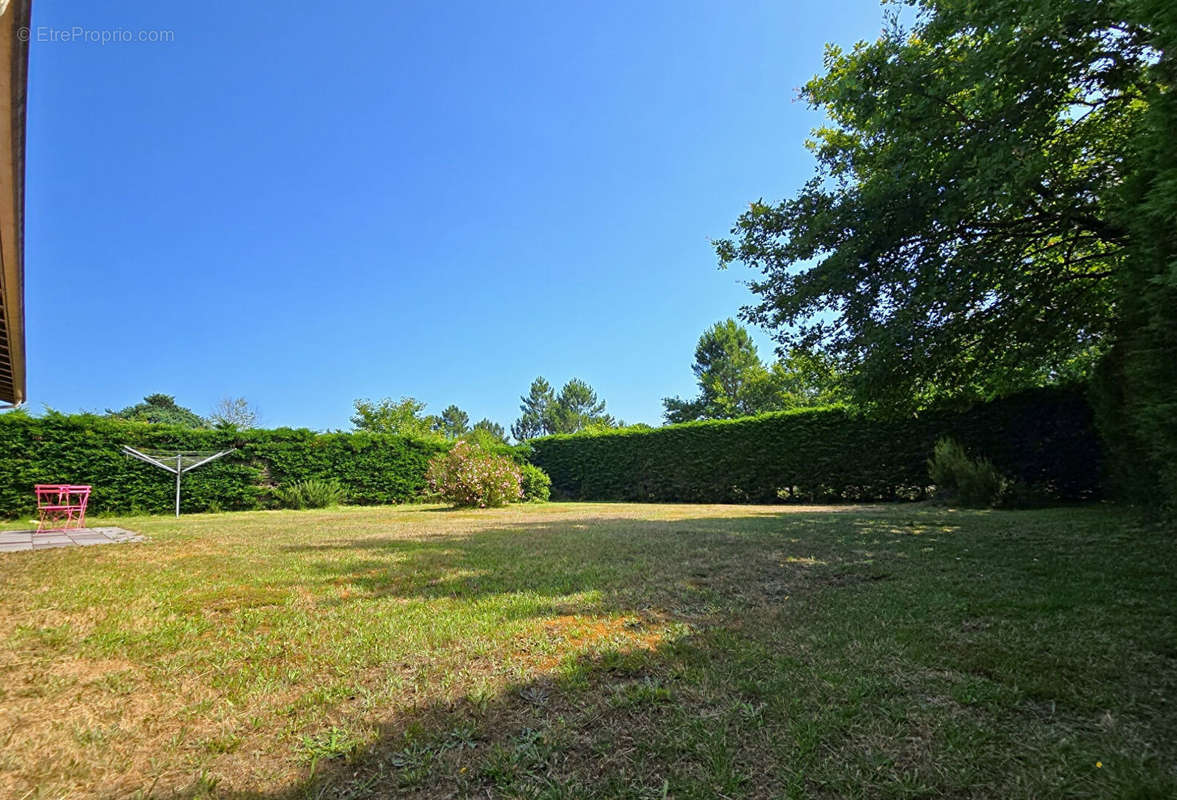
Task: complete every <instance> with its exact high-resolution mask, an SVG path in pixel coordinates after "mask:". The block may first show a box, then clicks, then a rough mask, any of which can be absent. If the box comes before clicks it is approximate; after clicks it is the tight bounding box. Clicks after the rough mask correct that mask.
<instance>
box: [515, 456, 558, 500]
mask: <svg viewBox="0 0 1177 800" xmlns="http://www.w3.org/2000/svg"><path fill="white" fill-rule="evenodd" d="M521 472H522V475H523V502H525V503H546V502H547V501H548V500H550V499H551V497H552V479H551V478H549V477H548V473H546V472H544V471H543V470H542V469H540V468H539V467H537V466H535V465H534V464H524V465H522V467H521Z"/></svg>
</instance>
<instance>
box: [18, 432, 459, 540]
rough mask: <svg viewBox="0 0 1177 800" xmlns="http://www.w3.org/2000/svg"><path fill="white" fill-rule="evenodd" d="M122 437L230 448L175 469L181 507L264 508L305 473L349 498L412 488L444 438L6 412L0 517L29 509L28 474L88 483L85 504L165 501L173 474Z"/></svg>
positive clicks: (113, 507) (140, 442)
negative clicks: (138, 455) (188, 468)
mask: <svg viewBox="0 0 1177 800" xmlns="http://www.w3.org/2000/svg"><path fill="white" fill-rule="evenodd" d="M124 444H129V445H131V446H132V447H136V448H158V449H184V450H222V449H226V448H230V447H235V448H237V450H236V452H234V453H232V454H230V455H229V456H226V457H225V458H223V459H220V460H218V461H214V462H211V463H209V464H206V465H205V466H203V467H199V468H197V469H196V470H193V471H192V472H190V473H188V474H186V475H185V476H184V485H183V492H182V503H181V505H182V510H183V511H206V510H209V509H214V508H220V509H225V510H229V509H252V508H265V507H267V506H269V505H271V495H270V490H271V489H272V488H273V487H274V486H280V485H283V484H286V483H290V482H293V481H296V480H305V479H307V478H335V479H337V480H339V481H340V482H341V483H343V484H344V485H345V486H346V487H347V489H348V492H349V495H350V502H353V503H362V504H370V503H372V504H374V503H400V502H404V501H407V500H411V499H412V498H414V497H416V496H418V495H420V494H421V492H422V491H423V490H424V487H425V468H426V466H427V464H428V461H429V459H430V458H431V457H432V456H433V455H435V454H436V453H438V452H440V451H442V450H444V449H445V448H446V445H445V444H443V443H439V442H432V441H422V440H417V439H409V438H405V437H401V436H390V435H383V434H368V433H326V434H318V433H314V432H312V431H309V430H305V429H301V430H293V429H290V428H279V429H277V430H250V431H216V430H192V429H189V428H180V427H174V426H171V425H151V424H147V423H140V422H128V421H125V420H117V419H111V418H108V417H98V416H93V415H88V414H82V415H71V416H67V415H63V414H48V415H47V416H44V417H31V416H28V415H25V414H20V413H10V414H5V415H3V416H0V517H16V516H25V515H28V514H31V513H33V512H34V510H35V507H36V502H35V498H34V497H33V491H32V487H33V484H35V483H82V484H90V485H92V486H93V487H94V490H93V494H92V495H91V500H90V503H91V506H90V507H91V509H93V510H94V511H113V512H131V511H136V512H137V511H143V512H168V511H171V510H172V508H173V505H174V502H175V478H174V477H173V476H172V475H171V474H170V473H167V472H164V471H163V470H161V469H159V468H157V467H153V466H151V465H149V464H145V463H143V462H142V461H138V460H136V459H133V458H130V457H128V456H126V455H123V453H122V445H124Z"/></svg>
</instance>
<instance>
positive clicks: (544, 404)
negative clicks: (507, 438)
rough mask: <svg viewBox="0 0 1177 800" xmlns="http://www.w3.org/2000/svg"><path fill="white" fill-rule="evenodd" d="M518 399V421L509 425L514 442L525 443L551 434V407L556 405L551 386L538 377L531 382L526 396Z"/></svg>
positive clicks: (554, 394) (541, 377)
mask: <svg viewBox="0 0 1177 800" xmlns="http://www.w3.org/2000/svg"><path fill="white" fill-rule="evenodd" d="M519 399H520V400H521V401H522V403H521V404H520V406H519V411H520V414H519V419H517V420H515V422H514V424H512V425H511V436H513V437H514V438H515V441H517V442H525V441H527V440H528V439H534V438H535V437H536V436H546V435H547V434H549V433H552V432H553V431H552V407H553V406H554V405H555V403H556V393H555V392H554V391H553V390H552V385H551V384H550V383H548V382H547V381H546V380H544V378H543V376H540V377H538V378H536V379H535V380H533V381H532V382H531V388H530V389H529V390H528V392H527V395H526V396H525V397H520V398H519Z"/></svg>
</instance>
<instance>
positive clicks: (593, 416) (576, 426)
mask: <svg viewBox="0 0 1177 800" xmlns="http://www.w3.org/2000/svg"><path fill="white" fill-rule="evenodd" d="M614 424H615V423H614V419H613V417H611V416H609V415H608V414H606V413H605V401H604V400H601V399H600V398H599V397H597V393H596V391H595V390H594V389H593V387H591V386H589V385H588V384H587V383H585V382H584V381H582V380H581V379H580V378H573V379H572V380H570V381H568V383H566V384H564V386H563V388H561V389H560V393H559V394H558V395H556V402H555V405H553V406H552V415H551V432H552V433H576V432H577V431H579V430H583V429H584V428H587V427H589V426H591V425H600V426H606V427H612V426H613V425H614Z"/></svg>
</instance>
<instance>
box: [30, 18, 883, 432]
mask: <svg viewBox="0 0 1177 800" xmlns="http://www.w3.org/2000/svg"><path fill="white" fill-rule="evenodd" d="M881 21H882V12H881V9H880V7H879V6H878V4H877V3H876V2H874V1H873V0H825V1H824V2H769V1H768V0H764V1H763V2H743V1H742V0H717V1H716V2H707V3H703V2H682V1H681V0H674V1H672V2H648V1H643V2H637V3H635V2H616V3H614V2H599V1H596V0H594V2H583V3H572V2H549V1H548V0H542V1H537V2H532V3H514V2H485V1H482V2H469V3H467V2H447V3H436V2H416V3H394V2H358V1H357V2H344V3H290V2H283V3H278V2H272V3H263V2H245V3H242V2H235V3H229V2H217V3H170V2H169V3H160V2H158V0H152V2H131V1H130V0H128V1H127V2H119V3H89V2H80V0H79V1H78V2H64V0H39V2H36V3H34V5H33V23H32V30H31V36H30V38H31V43H30V68H29V87H28V148H27V204H26V223H25V227H26V276H27V294H26V300H27V312H26V313H27V328H28V361H29V367H28V373H29V397H30V408H31V410H34V411H37V410H39V409H40V408H41V406H43V405H48V406H51V407H53V408H56V409H59V410H62V411H76V410H91V411H102V410H104V409H106V408H108V407H109V408H121V407H124V406H127V405H130V404H132V403H134V402H137V401H138V400H139V399H140V398H142V397H143V396H144V395H146V394H149V393H152V392H164V393H166V394H172V395H175V396H176V398H177V401H178V402H180V403H181V404H183V405H186V406H189V407H191V408H193V409H194V410H196V411H197V412H199V413H207V412H208V411H209V410H211V408H212V406H213V404H214V403H215V402H216V401H217V400H218V399H219V398H221V397H225V396H229V395H232V396H245V397H246V398H248V399H249V400H250V401H251V402H252V403H253V404H255V405H256V406H257V407H258V408H259V409H260V411H261V414H262V418H263V423H264V424H266V425H267V426H278V425H291V426H305V427H310V428H317V429H324V428H347V427H349V423H348V418H349V416H350V412H351V405H352V401H353V400H354V399H355V398H357V397H372V398H377V397H382V396H391V397H400V396H402V395H412V396H414V397H417V398H418V399H420V400H423V401H425V402H427V403H428V404H429V411H432V412H439V411H440V410H441V409H442V408H444V407H445V406H446V405H448V404H449V403H457V404H458V405H459V406H461V407H462V408H464V409H465V410H466V411H467V412H468V413H469V414H470V416H471V419H472V420H477V419H479V418H481V417H483V416H488V417H490V418H492V419H494V420H496V421H499V422H501V423H502V424H503V425H509V424H510V422H511V420H512V419H514V418H515V416H516V415H517V413H518V403H519V398H518V396H519V395H520V394H522V393H524V392H526V390H527V387H528V385H529V383H530V382H531V380H532V379H533V378H534V377H535V376H536V375H543V376H545V377H546V378H548V380H549V381H550V382H551V383H553V384H554V385H557V386H558V385H560V384H562V383H563V382H564V381H566V380H567V379H569V378H571V377H580V378H582V379H584V380H586V381H588V382H589V383H590V384H592V385H593V386H594V387H595V388H596V389H597V391H598V392H599V393H600V395H601V396H602V397H603V398H604V399H605V400H607V401H608V410H609V411H610V412H612V413H613V414H614V415H615V416H619V417H621V418H623V419H625V420H626V421H628V422H648V423H651V424H658V422H659V421H660V416H661V408H662V407H661V402H660V399H661V398H662V397H664V396H666V395H671V394H682V395H690V394H693V393H694V389H695V387H694V383H693V376H692V375H691V372H690V364H691V361H692V356H693V350H694V346H695V342H696V340H697V339H698V336H699V334H700V333H701V332H702V330H703V329H704V328H706V327H707V326H708V325H710V324H711V323H713V322H715V321H717V320H720V319H723V318H725V317H727V316H733V315H735V314H736V312H737V311H738V309H739V307H740V306H741V305H744V304H746V303H749V302H751V301H752V300H753V297H752V295H751V294H750V293H749V292H748V291H747V289H746V288H745V287H744V286H743V285H742V283H741V281H743V280H745V279H747V278H748V277H749V275H748V274H746V273H745V272H743V271H741V270H732V271H727V272H721V271H719V270H717V269H716V261H715V255H714V252H713V250H712V248H711V245H710V244H709V240H710V239H712V238H717V237H721V236H724V235H725V234H726V233H727V231H728V230H729V228H730V227H731V225H732V223H733V221H734V220H735V219H736V217H737V216H738V215H739V214H740V212H741V211H742V210H743V209H744V208H746V207H747V204H748V202H749V201H751V200H755V199H757V198H759V197H764V198H766V199H772V200H775V199H779V198H780V197H782V196H785V195H788V194H791V193H792V192H793V191H794V190H795V189H796V188H797V187H798V186H799V185H800V184H801V183H802V182H803V181H804V180H805V179H807V178H808V177H809V176H810V174H811V173H812V169H813V162H812V159H811V157H810V155H809V154H808V152H807V151H806V150H805V149H804V148H803V145H802V143H803V140H804V138H805V136H806V134H807V132H808V131H809V129H810V128H812V127H813V126H814V125H816V124H819V123H820V121H821V120H820V117H819V116H818V115H817V114H815V113H814V112H812V111H810V110H809V109H807V108H806V107H805V106H804V104H802V103H800V102H797V101H796V99H795V97H796V89H797V87H798V86H800V85H801V84H802V83H804V82H805V81H806V80H807V79H808V78H809V77H810V76H812V75H813V74H815V73H817V72H819V71H820V69H821V61H822V49H823V44H824V43H825V42H827V41H832V42H837V43H839V44H842V45H847V46H848V45H851V44H853V42H855V41H856V40H859V39H864V38H867V39H869V38H874V37H875V36H877V34H878V32H879V30H880V28H881ZM120 30H121V31H129V32H132V35H134V36H138V32H139V31H140V30H142V31H164V32H167V33H166V34H165V37H166V38H171V39H172V41H170V42H163V43H150V42H138V41H132V42H113V43H106V44H102V43H98V42H93V41H86V39H93V38H100V37H101V36H102V32H103V31H109V32H114V33H113V34H112V35H114V36H116V37H121V36H124V35H126V34H122V33H119V31H120ZM55 37H56V39H57V40H56V41H54V38H55ZM62 39H64V40H62ZM756 336H757V340H758V341H759V342H760V345H761V352H762V355H769V353H770V351H771V342H770V340H769V338H768V337H767V335H765V334H764V333H763V332H760V331H758V332H756Z"/></svg>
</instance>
